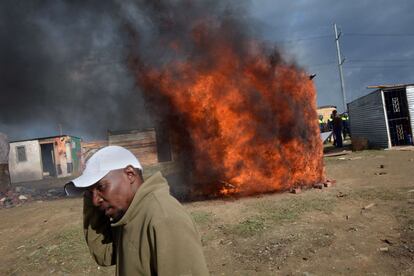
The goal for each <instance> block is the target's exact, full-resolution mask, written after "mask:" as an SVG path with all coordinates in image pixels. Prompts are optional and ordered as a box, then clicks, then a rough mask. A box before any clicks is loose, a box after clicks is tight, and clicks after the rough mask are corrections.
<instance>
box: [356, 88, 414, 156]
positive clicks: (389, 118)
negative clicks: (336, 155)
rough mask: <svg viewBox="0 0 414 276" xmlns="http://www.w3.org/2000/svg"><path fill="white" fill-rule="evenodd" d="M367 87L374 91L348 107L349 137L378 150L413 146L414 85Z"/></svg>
mask: <svg viewBox="0 0 414 276" xmlns="http://www.w3.org/2000/svg"><path fill="white" fill-rule="evenodd" d="M368 88H373V89H375V90H374V91H373V92H371V93H369V94H368V95H365V96H362V97H360V98H358V99H356V100H354V101H352V102H351V103H349V104H348V110H349V119H350V126H351V133H352V137H353V138H355V137H360V138H364V139H367V140H368V143H369V145H370V146H371V147H378V148H391V147H394V146H405V145H413V134H414V133H413V129H414V84H403V85H379V86H370V87H368Z"/></svg>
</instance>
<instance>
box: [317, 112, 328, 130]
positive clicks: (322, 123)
mask: <svg viewBox="0 0 414 276" xmlns="http://www.w3.org/2000/svg"><path fill="white" fill-rule="evenodd" d="M318 123H319V130H320V132H324V131H325V128H326V124H325V122H324V121H323V115H319V119H318Z"/></svg>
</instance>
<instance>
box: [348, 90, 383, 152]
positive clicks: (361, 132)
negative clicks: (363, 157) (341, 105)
mask: <svg viewBox="0 0 414 276" xmlns="http://www.w3.org/2000/svg"><path fill="white" fill-rule="evenodd" d="M348 112H349V122H350V128H351V135H352V137H361V138H366V139H368V143H369V145H370V146H371V147H379V148H388V147H389V138H388V129H387V120H386V115H385V112H384V103H383V98H382V91H381V90H376V91H374V92H371V93H370V94H368V95H366V96H363V97H360V98H358V99H356V100H354V101H352V102H351V103H349V104H348Z"/></svg>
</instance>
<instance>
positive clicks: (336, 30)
mask: <svg viewBox="0 0 414 276" xmlns="http://www.w3.org/2000/svg"><path fill="white" fill-rule="evenodd" d="M334 30H335V42H336V52H337V53H338V67H339V78H340V79H341V91H342V97H343V104H344V112H346V111H347V106H346V96H345V83H344V74H343V71H342V65H343V64H344V62H345V59H342V57H341V48H340V47H339V37H340V36H341V32H340V33H338V28H337V27H336V23H334Z"/></svg>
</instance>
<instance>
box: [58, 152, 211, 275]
mask: <svg viewBox="0 0 414 276" xmlns="http://www.w3.org/2000/svg"><path fill="white" fill-rule="evenodd" d="M65 191H66V193H67V194H68V195H73V194H76V193H79V192H84V207H83V227H84V233H85V238H86V243H87V245H88V247H89V250H90V252H91V254H92V256H93V258H94V259H95V261H96V262H97V263H98V264H99V265H101V266H110V265H116V275H127V276H130V275H208V274H209V272H208V269H207V266H206V262H205V259H204V255H203V249H202V246H201V242H200V236H199V234H198V231H197V229H196V226H195V223H194V222H193V220H192V219H191V217H190V216H189V215H188V213H187V212H186V211H185V209H184V208H183V206H182V205H181V204H180V203H179V202H178V201H177V200H176V199H175V198H173V197H172V196H171V195H170V193H169V186H168V183H167V181H166V180H165V178H164V177H163V176H162V175H161V173H160V172H157V173H155V174H154V175H152V176H151V177H149V178H148V179H147V180H146V181H145V182H144V181H143V177H142V167H141V164H140V162H139V161H138V159H137V158H136V157H135V156H134V155H133V154H132V153H131V152H130V151H128V150H127V149H125V148H122V147H119V146H108V147H105V148H103V149H101V150H99V151H97V152H96V153H95V154H94V155H93V156H92V157H91V158H90V159H89V160H88V161H87V163H86V168H85V170H84V172H83V173H82V175H81V176H80V177H78V178H76V179H74V180H73V181H72V182H71V183H68V184H66V185H65Z"/></svg>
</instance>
